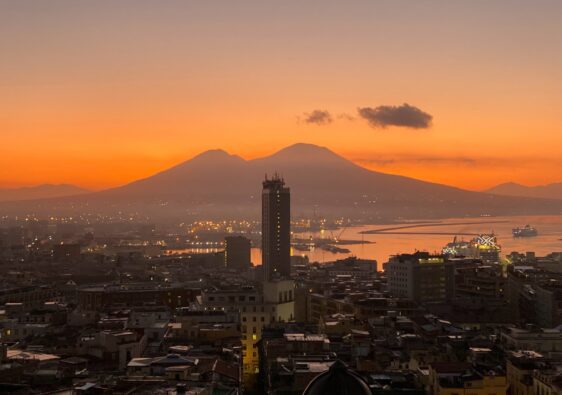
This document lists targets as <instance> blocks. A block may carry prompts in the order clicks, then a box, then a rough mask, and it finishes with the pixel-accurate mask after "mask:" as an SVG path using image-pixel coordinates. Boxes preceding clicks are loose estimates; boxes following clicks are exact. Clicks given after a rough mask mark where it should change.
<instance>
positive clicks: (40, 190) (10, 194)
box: [0, 184, 89, 202]
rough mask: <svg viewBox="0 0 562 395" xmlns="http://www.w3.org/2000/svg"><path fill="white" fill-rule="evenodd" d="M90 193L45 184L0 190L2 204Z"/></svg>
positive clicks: (63, 185) (69, 187) (65, 186)
mask: <svg viewBox="0 0 562 395" xmlns="http://www.w3.org/2000/svg"><path fill="white" fill-rule="evenodd" d="M87 192H89V191H88V190H86V189H83V188H80V187H77V186H75V185H69V184H59V185H52V184H43V185H37V186H34V187H23V188H0V202H5V201H18V200H33V199H46V198H54V197H62V196H71V195H80V194H83V193H87Z"/></svg>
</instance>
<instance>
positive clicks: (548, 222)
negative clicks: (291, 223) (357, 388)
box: [252, 216, 562, 267]
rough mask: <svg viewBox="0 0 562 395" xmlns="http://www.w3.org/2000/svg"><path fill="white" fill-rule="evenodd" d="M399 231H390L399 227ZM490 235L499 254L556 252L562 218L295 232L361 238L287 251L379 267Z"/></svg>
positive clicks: (257, 259) (257, 254) (255, 253)
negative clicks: (531, 230)
mask: <svg viewBox="0 0 562 395" xmlns="http://www.w3.org/2000/svg"><path fill="white" fill-rule="evenodd" d="M527 224H528V225H531V226H534V227H535V228H536V229H537V230H538V232H539V234H538V236H536V237H527V238H515V237H513V235H512V232H511V231H512V229H513V228H516V227H523V226H525V225H527ZM401 227H404V228H402V229H396V228H401ZM389 228H391V229H392V228H394V229H392V230H387V231H386V232H387V233H384V232H383V233H374V234H369V233H364V232H366V231H373V230H375V231H376V230H379V231H380V230H381V229H383V230H384V229H389ZM490 233H493V234H495V235H496V237H497V240H498V244H499V245H500V246H501V249H502V256H505V255H507V254H509V253H511V252H513V251H517V252H521V253H524V252H527V251H533V252H535V253H536V254H537V256H543V255H547V254H549V253H551V252H562V216H516V217H479V218H452V219H446V220H437V221H418V222H416V221H402V222H401V223H399V224H397V223H392V224H379V225H364V226H355V227H349V228H345V229H339V230H333V231H323V232H303V233H296V234H295V235H294V236H295V237H298V238H310V237H312V238H333V237H339V238H340V239H342V240H357V241H363V240H364V241H366V242H370V243H369V244H367V243H358V244H352V245H342V246H340V247H343V248H347V249H349V250H350V252H349V253H332V252H328V251H325V250H323V249H320V248H315V249H311V250H310V251H298V250H296V249H293V250H292V255H301V256H308V258H309V260H310V262H320V263H324V262H330V261H334V260H337V259H343V258H346V257H349V256H356V257H358V258H362V259H376V260H377V261H378V262H379V267H380V265H381V264H382V263H384V262H386V261H387V260H388V258H389V256H391V255H396V254H402V253H413V252H415V251H427V252H441V249H442V248H443V247H444V246H445V245H446V244H447V243H449V242H451V241H453V239H454V237H457V240H462V239H464V240H471V239H472V238H473V237H475V235H478V234H490ZM252 262H253V263H254V265H256V264H258V265H259V264H261V251H260V249H259V248H253V249H252Z"/></svg>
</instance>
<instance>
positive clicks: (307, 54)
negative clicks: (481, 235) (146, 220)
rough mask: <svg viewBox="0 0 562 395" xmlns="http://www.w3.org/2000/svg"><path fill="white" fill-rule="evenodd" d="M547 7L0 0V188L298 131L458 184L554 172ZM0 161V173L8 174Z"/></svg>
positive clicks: (83, 180) (262, 142)
mask: <svg viewBox="0 0 562 395" xmlns="http://www.w3.org/2000/svg"><path fill="white" fill-rule="evenodd" d="M561 12H562V3H560V2H557V1H547V0H545V1H540V2H527V1H495V2H486V1H475V2H450V1H423V2H406V1H393V2H383V1H363V0H357V1H352V2H345V3H342V2H334V1H309V2H304V3H303V2H298V3H295V2H282V3H279V2H268V1H266V2H262V1H260V2H257V1H243V2H236V3H233V2H224V1H223V2H220V1H219V2H212V3H209V2H193V1H175V0H174V1H166V2H155V1H148V0H139V1H135V2H134V3H133V2H131V1H123V2H110V1H95V2H93V1H81V2H75V1H70V0H56V1H48V2H32V1H17V2H1V3H0V31H1V32H2V34H1V35H0V50H1V51H2V54H3V61H2V62H0V87H1V88H2V89H1V91H2V93H1V94H0V106H1V108H2V114H1V116H0V130H2V140H3V141H2V145H1V147H0V169H2V170H0V187H17V186H29V185H37V184H44V183H57V184H58V183H65V184H75V185H80V186H83V187H85V188H88V189H96V190H99V189H104V188H108V187H114V186H118V185H123V184H126V183H128V182H131V181H133V180H136V179H140V178H143V177H147V176H149V175H151V174H154V173H156V172H157V171H161V170H163V169H166V168H168V167H171V166H173V165H175V164H177V163H179V162H181V161H183V160H186V159H188V158H189V157H192V156H194V155H195V154H197V153H199V152H202V151H205V150H207V149H210V148H214V147H219V148H223V149H225V150H227V151H228V152H233V153H236V154H238V155H240V156H242V157H244V158H246V159H253V158H257V157H260V156H265V155H267V154H269V153H271V152H273V151H275V150H276V149H279V148H281V147H284V146H288V145H290V144H293V143H296V142H307V143H314V144H317V145H321V146H326V147H328V148H330V149H333V150H334V151H336V152H338V153H339V154H341V155H343V156H345V157H346V158H349V159H351V160H353V161H354V162H355V163H358V164H361V165H362V166H365V167H367V168H369V169H372V170H376V171H381V172H385V173H390V174H399V175H405V176H409V177H413V178H417V179H422V180H427V181H431V182H437V183H442V184H446V185H452V186H457V187H461V188H466V189H470V190H482V189H486V188H489V187H492V186H494V185H497V184H500V183H502V182H507V181H514V182H519V183H523V184H525V185H542V184H548V183H552V182H560V181H562V180H561V179H560V175H559V169H560V167H561V166H562V159H561V157H560V154H559V147H560V146H562V133H560V131H561V130H562V120H560V117H559V116H558V103H560V102H561V99H562V96H561V95H562V89H561V88H562V86H561V85H560V84H561V81H562V52H561V51H557V50H556V48H559V47H560V44H561V43H560V41H561V37H562V25H561V24H560V23H559V18H558V15H560V13H561ZM8 169H9V170H8Z"/></svg>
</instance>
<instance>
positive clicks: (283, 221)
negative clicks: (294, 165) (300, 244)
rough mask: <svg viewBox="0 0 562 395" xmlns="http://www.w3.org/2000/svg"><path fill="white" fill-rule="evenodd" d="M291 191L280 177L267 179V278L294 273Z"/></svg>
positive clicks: (264, 196)
mask: <svg viewBox="0 0 562 395" xmlns="http://www.w3.org/2000/svg"><path fill="white" fill-rule="evenodd" d="M290 250H291V192H290V190H289V188H288V187H286V186H285V181H284V180H283V179H282V178H281V177H279V176H278V175H277V174H275V175H274V176H273V178H272V179H268V178H267V176H266V177H265V181H264V182H263V191H262V264H263V279H264V280H265V281H271V280H272V279H276V278H288V277H289V275H290V274H291V256H290V255H291V251H290Z"/></svg>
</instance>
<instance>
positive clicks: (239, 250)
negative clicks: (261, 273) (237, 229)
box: [224, 236, 251, 270]
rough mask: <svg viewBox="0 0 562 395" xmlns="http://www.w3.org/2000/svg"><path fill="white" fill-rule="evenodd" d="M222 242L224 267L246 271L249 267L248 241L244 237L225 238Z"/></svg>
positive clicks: (249, 247) (249, 246)
mask: <svg viewBox="0 0 562 395" xmlns="http://www.w3.org/2000/svg"><path fill="white" fill-rule="evenodd" d="M224 242H225V249H224V263H225V266H226V267H227V268H229V269H237V270H247V269H248V268H249V267H250V249H251V245H250V240H249V239H247V238H246V237H244V236H227V237H225V239H224Z"/></svg>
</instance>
